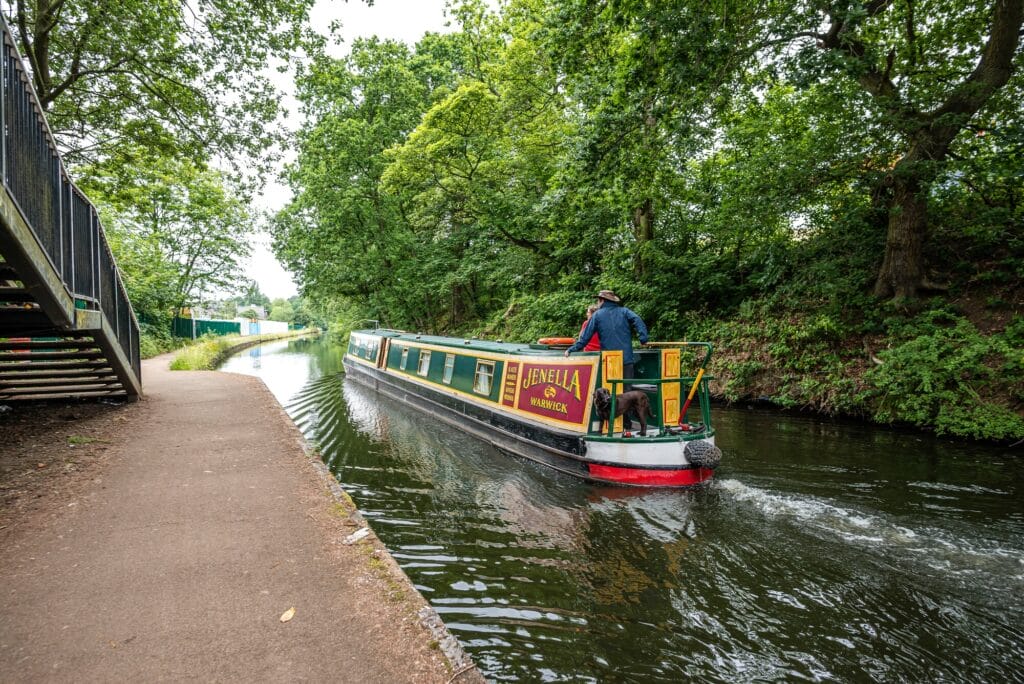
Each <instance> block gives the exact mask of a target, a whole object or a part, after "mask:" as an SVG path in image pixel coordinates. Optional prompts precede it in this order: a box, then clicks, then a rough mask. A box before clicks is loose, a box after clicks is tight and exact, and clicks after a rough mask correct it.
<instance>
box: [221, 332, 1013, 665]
mask: <svg viewBox="0 0 1024 684" xmlns="http://www.w3.org/2000/svg"><path fill="white" fill-rule="evenodd" d="M340 358H341V352H340V350H339V349H337V348H336V347H332V346H331V345H330V344H326V343H321V342H319V341H302V342H301V343H296V342H289V343H281V345H279V346H276V347H274V348H270V347H266V348H264V350H263V354H262V358H261V366H262V367H261V368H258V369H254V368H252V365H253V364H252V362H251V359H249V358H248V357H245V358H244V359H243V360H242V361H237V359H236V360H235V361H233V362H232V363H234V364H235V366H234V368H232V369H233V370H236V371H239V372H250V373H255V374H259V375H261V376H262V377H264V378H265V379H266V381H267V383H268V385H270V387H271V388H272V389H273V390H274V391H275V394H276V395H277V396H278V398H279V399H281V400H282V401H283V402H284V403H286V406H287V409H288V411H289V413H290V414H291V415H292V416H293V418H294V419H295V421H296V422H297V423H298V424H299V426H300V427H301V428H302V429H303V431H304V432H305V433H306V434H307V435H308V436H309V438H310V439H312V440H313V441H315V442H316V443H318V444H319V445H320V448H321V450H322V452H323V454H324V458H325V460H326V461H327V463H328V464H329V465H330V467H331V469H332V470H333V472H335V473H336V475H337V477H338V479H339V480H340V481H341V483H342V484H343V485H344V487H345V488H346V490H347V491H348V492H349V493H350V494H351V495H352V497H353V499H354V500H355V501H356V503H357V504H358V506H359V508H360V510H361V511H362V513H363V514H364V515H365V516H366V517H367V518H368V519H370V520H371V522H372V524H373V527H374V529H375V530H376V531H377V533H378V535H379V536H380V537H381V539H382V540H383V541H384V542H385V543H386V544H387V545H388V547H389V548H390V549H391V551H392V553H393V554H394V556H395V558H396V559H397V560H398V561H399V563H400V564H401V565H402V567H403V568H404V569H405V571H406V572H407V573H408V574H409V576H410V577H411V578H412V579H413V582H414V583H415V584H416V586H417V587H418V588H419V590H420V591H421V592H422V593H423V595H424V596H426V597H427V599H428V600H429V601H430V602H431V604H432V605H433V606H434V607H435V608H436V609H437V611H438V612H439V613H440V614H441V615H442V617H443V618H444V620H445V622H446V623H447V624H448V626H449V628H450V629H451V631H452V632H453V633H454V634H455V635H456V636H457V637H458V638H459V639H460V640H461V641H462V643H463V645H464V646H465V647H466V649H467V650H468V651H469V652H470V653H471V654H472V655H473V657H474V659H475V660H476V661H477V663H478V664H479V665H480V667H481V669H482V670H483V671H484V672H485V674H486V675H487V676H488V677H489V678H491V679H494V680H508V681H514V680H519V681H561V680H573V681H644V682H648V681H672V682H677V681H685V680H691V679H699V680H702V681H737V680H740V681H749V680H762V679H771V680H778V679H798V678H799V679H813V680H844V681H847V680H863V679H869V678H871V679H882V680H899V679H911V680H943V679H949V680H964V679H967V680H990V681H1001V680H1007V681H1008V680H1012V679H1016V678H1018V677H1019V672H1020V668H1021V666H1022V665H1024V633H1022V632H1024V628H1022V626H1024V599H1022V597H1024V560H1022V558H1024V506H1022V504H1021V496H1022V494H1024V467H1022V465H1021V464H1020V463H1019V460H1018V459H1013V458H1009V457H1005V456H1004V455H1002V454H1001V453H1000V452H999V450H996V449H986V448H977V447H967V446H963V445H956V444H951V443H943V442H940V441H937V440H932V439H928V438H925V437H922V436H920V435H899V434H895V433H892V432H888V431H881V430H871V429H869V428H866V427H859V426H843V425H832V424H824V423H819V422H814V421H810V420H801V419H797V418H792V417H780V416H779V415H777V414H767V413H757V412H751V411H743V410H721V411H719V420H718V423H717V427H718V429H719V444H720V445H721V446H722V447H723V449H724V450H725V461H724V463H723V466H722V468H721V469H720V471H719V473H718V476H717V479H716V480H715V482H714V484H713V485H712V486H710V487H705V488H701V489H697V490H689V491H687V490H681V491H673V490H657V491H637V490H629V489H619V488H601V487H595V486H591V485H586V484H584V483H582V482H580V481H579V480H576V479H574V478H571V477H569V476H565V475H561V474H559V473H556V472H554V471H552V470H549V469H546V468H544V467H542V466H539V465H536V464H534V463H531V462H527V461H518V460H515V459H511V458H509V457H508V456H505V455H503V454H501V453H498V452H496V451H495V450H493V449H492V448H490V447H488V446H487V445H485V444H482V443H480V442H478V441H476V440H474V439H472V438H469V437H467V436H465V435H463V434H462V433H460V432H458V431H455V430H452V429H450V428H447V427H445V426H443V425H440V424H439V423H437V422H436V421H434V420H432V419H431V418H430V417H429V416H427V415H425V414H423V413H420V412H418V411H414V410H412V409H409V408H408V407H405V406H402V405H400V404H397V403H395V402H393V401H391V400H388V399H386V398H383V397H381V396H379V395H377V394H376V393H375V392H373V391H372V390H369V389H367V388H365V387H362V386H360V385H357V384H355V383H346V382H345V380H344V376H343V375H340V374H339V370H340V368H341V366H340ZM238 364H241V365H242V366H246V364H247V366H246V367H245V368H242V367H240V366H239V365H238ZM300 375H301V377H299V376H300ZM307 379H309V382H308V383H307V382H305V381H306V380H307Z"/></svg>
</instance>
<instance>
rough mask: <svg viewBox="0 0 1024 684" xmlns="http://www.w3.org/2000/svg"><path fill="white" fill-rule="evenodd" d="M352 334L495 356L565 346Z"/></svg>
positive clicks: (549, 352) (547, 352)
mask: <svg viewBox="0 0 1024 684" xmlns="http://www.w3.org/2000/svg"><path fill="white" fill-rule="evenodd" d="M352 332H354V333H361V334H364V335H376V336H378V337H390V338H392V339H395V340H408V341H410V342H422V343H425V344H432V345H435V346H438V347H452V348H455V349H472V350H476V351H485V352H491V353H495V354H534V355H536V356H555V355H560V354H564V353H565V346H564V345H563V346H550V345H546V344H528V343H524V342H501V341H498V340H477V339H466V338H464V337H442V336H440V335H421V334H418V333H410V332H405V331H402V330H389V329H386V328H379V329H377V330H353V331H352ZM580 353H581V354H584V353H586V354H597V353H598V352H580Z"/></svg>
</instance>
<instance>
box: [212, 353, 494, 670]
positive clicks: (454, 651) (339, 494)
mask: <svg viewBox="0 0 1024 684" xmlns="http://www.w3.org/2000/svg"><path fill="white" fill-rule="evenodd" d="M217 372H220V371H217ZM257 379H258V380H259V387H260V391H262V392H264V393H266V395H267V396H269V398H270V399H271V400H272V401H273V402H274V406H276V407H277V410H278V411H279V412H280V414H281V417H282V418H283V419H284V422H285V424H286V425H287V429H288V430H290V431H291V433H292V435H293V436H294V437H295V441H296V444H298V446H299V448H300V449H301V450H302V452H303V454H305V456H306V461H307V462H308V463H309V464H310V465H311V466H312V467H313V470H314V471H315V472H316V474H317V476H318V477H319V478H320V481H321V483H322V484H323V485H324V487H325V489H326V490H327V491H328V492H329V493H330V495H331V497H332V498H333V499H334V501H335V503H337V504H338V505H340V506H342V507H343V508H344V509H345V511H346V512H347V513H348V516H349V518H350V519H352V520H353V521H355V522H356V523H358V525H359V526H360V527H361V528H362V527H365V528H366V529H367V530H369V535H368V536H367V537H366V538H364V539H363V540H360V541H358V542H355V543H357V544H359V543H364V541H371V543H373V545H374V547H375V548H376V549H377V550H378V551H380V555H379V557H380V558H382V559H386V560H385V563H386V565H387V567H388V571H389V572H390V573H391V574H392V575H393V576H394V578H395V580H396V581H398V582H401V583H402V584H403V585H404V586H405V587H406V589H408V590H409V591H410V592H412V593H413V594H415V595H416V596H417V597H419V599H420V603H421V604H422V605H423V607H422V608H420V610H419V611H418V613H417V614H418V616H419V619H420V625H421V626H422V627H424V628H425V629H426V630H427V631H428V632H429V633H430V635H431V636H433V638H434V640H435V641H437V644H438V648H439V649H440V651H441V653H443V654H444V656H445V658H447V659H448V663H449V665H450V666H451V667H452V672H453V673H454V675H453V677H452V679H453V680H454V679H455V678H456V677H459V676H460V675H462V674H466V673H468V672H469V671H470V670H472V671H475V673H476V674H477V676H478V677H479V678H480V681H484V679H483V674H482V673H480V671H479V669H478V668H477V666H476V663H474V662H473V659H472V658H470V657H469V655H468V654H467V653H466V651H465V650H464V649H463V648H462V644H460V643H459V640H458V639H456V638H455V637H454V636H453V635H452V633H451V632H450V631H448V626H447V625H445V624H444V620H442V619H441V616H440V615H439V614H438V612H437V611H436V610H434V608H433V607H432V606H431V605H430V602H428V601H427V599H426V597H425V596H423V594H421V593H420V591H419V590H418V589H417V588H416V585H415V584H413V582H412V579H410V578H409V576H408V575H407V574H405V570H403V569H402V567H401V566H400V565H399V564H398V561H396V560H395V559H394V557H393V556H392V555H391V552H390V551H388V548H387V546H385V545H384V542H382V541H381V540H380V537H378V536H377V533H376V531H375V530H374V529H373V527H372V526H371V525H370V523H369V522H367V520H366V518H364V517H363V515H362V514H361V513H360V512H359V509H358V508H357V507H356V505H355V502H354V501H353V500H352V497H351V496H349V494H348V492H346V491H345V489H344V487H342V486H341V483H339V482H338V480H337V478H335V477H334V473H332V472H331V470H330V468H328V467H327V464H326V463H324V462H323V460H322V459H321V458H320V454H319V452H318V450H317V448H316V446H315V445H313V444H312V443H310V442H309V440H307V439H306V436H305V435H304V434H302V430H300V429H299V426H298V425H296V424H295V421H294V420H292V417H291V416H289V415H288V412H287V411H285V409H284V407H283V406H282V405H281V403H280V402H279V401H278V400H277V397H275V396H274V395H273V393H272V392H271V391H270V388H268V387H267V385H266V383H265V382H263V380H262V378H257ZM449 681H451V680H449Z"/></svg>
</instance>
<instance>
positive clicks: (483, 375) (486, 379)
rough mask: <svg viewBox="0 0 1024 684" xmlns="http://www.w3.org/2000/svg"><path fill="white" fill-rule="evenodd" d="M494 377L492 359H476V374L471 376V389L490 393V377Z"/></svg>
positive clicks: (481, 392)
mask: <svg viewBox="0 0 1024 684" xmlns="http://www.w3.org/2000/svg"><path fill="white" fill-rule="evenodd" d="M493 377H494V362H493V361H477V362H476V375H475V376H474V377H473V391H474V392H479V393H480V394H490V393H491V379H492V378H493Z"/></svg>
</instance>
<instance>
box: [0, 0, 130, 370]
mask: <svg viewBox="0 0 1024 684" xmlns="http://www.w3.org/2000/svg"><path fill="white" fill-rule="evenodd" d="M0 26H2V29H3V40H2V42H0V71H2V75H3V78H2V88H0V183H2V185H3V187H4V189H5V190H6V191H7V195H8V197H9V198H10V199H11V201H12V203H13V205H14V207H15V208H16V209H17V211H18V213H20V215H21V218H22V219H23V220H24V222H25V225H26V226H28V229H29V230H30V231H31V233H32V235H33V237H35V240H36V243H37V244H38V246H39V248H40V249H41V251H42V253H43V254H44V255H45V257H46V259H47V260H48V261H49V265H50V267H52V269H53V272H54V273H56V274H57V276H59V279H60V282H61V284H62V285H63V286H64V290H65V291H66V294H67V296H68V297H70V298H71V299H73V300H75V303H76V304H81V305H83V306H85V307H87V308H88V307H94V308H95V309H98V310H99V311H100V312H102V314H103V315H104V316H105V317H106V319H107V321H108V322H109V324H110V327H111V329H112V330H113V333H114V336H115V337H116V338H117V343H118V345H119V346H120V347H121V349H122V350H123V351H124V354H125V357H126V358H127V359H128V361H129V363H130V365H131V368H132V371H133V372H134V374H135V377H136V378H140V377H141V370H142V368H141V359H140V358H139V322H138V319H137V318H136V316H135V311H134V310H133V308H132V306H131V302H130V300H129V299H128V294H127V290H126V289H125V287H124V282H123V280H122V278H121V273H120V271H119V270H118V268H117V265H116V263H115V262H114V258H113V254H112V253H111V251H110V246H109V244H108V242H107V239H106V234H105V232H104V230H103V226H102V225H101V223H100V220H99V213H98V212H97V211H96V207H95V206H94V205H93V204H92V203H91V202H90V201H89V200H88V199H87V198H86V197H85V195H84V194H83V193H82V192H81V190H79V189H78V188H77V187H76V186H75V184H74V183H73V182H72V181H71V178H70V176H69V175H68V173H67V170H66V169H65V167H64V162H63V160H62V159H61V157H60V154H59V152H58V149H57V142H56V139H55V138H54V136H53V132H52V131H51V130H50V126H49V123H48V122H47V121H46V117H45V115H44V110H43V107H42V105H41V104H40V100H39V97H38V95H37V94H36V91H35V88H34V87H33V84H32V79H31V77H30V76H29V74H28V73H27V71H26V69H25V66H24V60H23V58H22V56H21V54H20V52H19V51H18V47H17V43H16V42H15V40H14V36H13V34H12V33H11V31H10V28H9V27H8V25H7V21H6V20H5V19H3V17H2V16H0Z"/></svg>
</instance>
